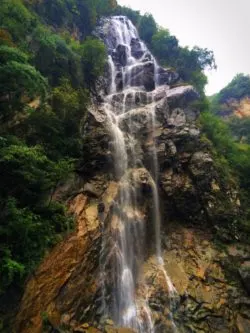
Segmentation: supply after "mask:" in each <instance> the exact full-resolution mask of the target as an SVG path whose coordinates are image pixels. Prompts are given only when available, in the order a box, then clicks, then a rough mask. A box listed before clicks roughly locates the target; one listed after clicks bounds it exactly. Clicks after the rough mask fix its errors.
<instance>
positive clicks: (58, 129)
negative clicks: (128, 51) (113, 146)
mask: <svg viewBox="0 0 250 333" xmlns="http://www.w3.org/2000/svg"><path fill="white" fill-rule="evenodd" d="M115 7H116V1H112V0H94V1H93V0H56V1H38V0H2V1H1V4H0V181H1V190H0V206H1V213H0V267H1V268H0V296H1V295H3V294H4V293H6V292H7V291H8V290H9V288H13V287H18V288H21V287H22V284H23V281H24V279H25V278H26V277H27V275H28V274H30V273H31V272H32V271H33V270H34V269H35V267H36V266H37V264H38V263H39V262H40V260H41V259H42V258H43V256H44V254H45V252H46V250H47V249H48V248H49V247H50V246H52V245H53V244H55V243H56V242H57V241H58V240H59V239H60V238H61V237H62V236H63V235H64V234H65V233H67V232H69V231H70V230H72V228H73V225H74V223H73V219H72V217H71V216H69V215H68V214H67V213H66V209H65V207H64V206H63V205H62V204H61V203H58V202H55V201H54V200H52V196H53V193H54V191H55V189H56V187H57V186H58V184H60V182H62V181H64V180H66V179H67V177H68V176H69V174H70V173H72V172H73V171H74V168H75V162H76V161H77V159H78V158H79V157H80V156H81V140H82V138H81V135H80V129H81V126H83V124H84V120H85V115H86V110H87V106H88V104H89V101H90V91H91V90H92V89H93V88H94V83H95V81H96V79H97V78H98V77H99V76H100V75H101V74H102V72H103V70H104V64H105V58H106V53H105V47H104V44H103V43H102V42H100V41H99V40H97V39H94V38H92V37H89V35H90V32H91V31H92V29H93V28H94V26H95V24H96V21H97V19H98V17H99V16H100V15H103V14H110V13H112V11H113V10H114V8H115Z"/></svg>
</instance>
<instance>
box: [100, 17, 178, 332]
mask: <svg viewBox="0 0 250 333" xmlns="http://www.w3.org/2000/svg"><path fill="white" fill-rule="evenodd" d="M105 24H106V26H105V29H106V30H108V33H107V35H106V38H104V42H105V43H106V46H107V49H108V53H109V56H108V65H109V87H108V88H109V89H108V91H109V94H108V95H106V96H105V97H104V99H105V101H104V112H105V114H106V118H107V126H108V128H109V131H110V133H111V135H112V142H111V143H110V144H111V148H112V152H113V161H114V172H115V175H114V176H115V179H116V180H117V181H119V194H118V198H117V199H116V202H115V203H114V207H113V215H112V218H111V223H110V224H111V226H110V235H109V236H110V239H111V241H110V243H111V246H110V247H111V249H110V254H109V258H111V257H112V258H113V259H112V263H111V264H110V266H111V271H112V274H111V280H112V281H111V283H110V285H111V287H110V289H112V290H110V293H111V298H110V299H109V300H108V301H106V300H104V302H103V304H104V305H103V307H105V313H110V316H111V317H112V319H113V320H114V321H115V323H116V324H117V325H118V326H121V327H130V328H133V329H134V330H135V331H136V332H139V333H153V332H154V323H153V319H152V315H151V311H150V307H149V304H148V294H147V290H148V286H147V284H146V282H145V281H144V280H143V277H142V274H141V266H142V264H143V262H144V260H145V249H146V248H147V244H146V243H145V232H146V230H145V216H144V214H143V212H142V211H141V210H140V207H139V200H140V198H139V195H138V188H137V186H138V184H137V183H136V180H135V179H136V177H138V176H140V177H142V178H143V177H144V178H145V179H146V180H145V182H146V181H148V183H150V185H151V190H152V206H153V221H152V222H153V223H154V234H155V240H154V243H155V256H156V258H157V264H158V267H159V269H160V270H162V271H163V273H164V276H165V278H166V283H167V285H168V289H169V293H170V297H172V296H173V294H174V293H175V292H176V291H175V288H174V286H173V284H172V282H171V280H170V278H169V276H168V275H167V273H166V271H165V269H164V264H163V259H162V250H161V216H160V202H159V193H158V172H159V170H158V169H159V166H158V158H157V149H156V143H155V135H154V130H155V127H156V110H155V107H154V90H155V88H157V87H158V86H159V85H160V82H159V79H158V77H159V75H158V65H157V62H156V60H155V59H154V57H153V56H152V54H151V53H150V52H149V51H148V49H147V47H146V46H145V44H144V43H143V42H142V41H141V40H140V39H139V36H138V33H137V30H136V28H135V27H134V26H133V24H132V23H131V22H130V20H128V19H127V18H126V17H123V16H114V17H111V18H109V19H107V21H106V23H105ZM142 104H145V105H151V107H149V112H148V115H147V126H148V127H150V128H151V133H152V141H153V143H152V153H151V168H150V169H151V170H147V169H146V167H144V164H143V160H142V158H141V155H140V154H139V153H138V151H137V148H136V146H137V133H136V130H134V123H133V116H134V115H135V114H136V112H137V110H136V109H137V107H138V105H139V106H141V105H142ZM124 119H126V126H125V127H126V128H124V126H123V125H124V124H123V121H124ZM103 244H106V242H104V243H103ZM103 251H104V250H103ZM106 266H108V264H104V265H103V264H102V269H103V270H105V269H107V268H105V267H106ZM104 276H107V274H106V273H105V272H102V277H104ZM138 281H140V285H141V286H143V288H142V289H143V292H142V293H141V294H139V293H138V292H137V284H138ZM109 282H110V281H109ZM103 288H105V287H103ZM171 293H172V296H171ZM105 294H106V288H105V292H104V293H103V295H104V296H103V298H105Z"/></svg>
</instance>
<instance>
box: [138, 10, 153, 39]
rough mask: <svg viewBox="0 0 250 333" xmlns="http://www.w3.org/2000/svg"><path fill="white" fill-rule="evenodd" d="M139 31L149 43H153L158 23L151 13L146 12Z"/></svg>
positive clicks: (140, 22)
mask: <svg viewBox="0 0 250 333" xmlns="http://www.w3.org/2000/svg"><path fill="white" fill-rule="evenodd" d="M138 32H139V35H140V37H141V38H142V39H143V40H144V41H145V42H146V43H147V44H150V43H151V40H152V37H153V35H154V34H156V32H157V25H156V22H155V20H154V18H153V16H152V15H151V14H145V15H143V16H142V17H141V18H140V20H139V24H138Z"/></svg>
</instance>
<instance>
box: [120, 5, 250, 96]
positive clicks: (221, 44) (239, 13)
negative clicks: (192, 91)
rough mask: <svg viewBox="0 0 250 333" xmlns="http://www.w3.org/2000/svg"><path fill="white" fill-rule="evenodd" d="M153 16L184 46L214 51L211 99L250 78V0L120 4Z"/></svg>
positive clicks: (210, 73) (209, 75)
mask: <svg viewBox="0 0 250 333" xmlns="http://www.w3.org/2000/svg"><path fill="white" fill-rule="evenodd" d="M118 3H119V5H122V6H128V7H131V8H132V9H135V10H140V12H141V14H144V13H145V12H147V13H151V14H152V15H153V16H154V18H155V20H156V22H157V23H158V25H160V26H161V27H164V28H167V29H169V31H170V33H171V34H173V35H175V36H176V37H177V38H178V39H179V42H180V45H181V46H189V47H193V46H195V45H197V46H199V47H202V48H208V49H210V50H212V51H214V55H215V60H216V63H217V66H218V69H217V70H216V71H215V70H214V71H209V72H206V74H207V76H208V80H209V83H208V85H207V86H206V93H207V95H212V94H214V93H216V92H218V91H220V90H221V89H222V88H223V87H225V86H226V85H227V84H228V83H229V82H230V81H231V80H232V79H233V77H234V76H235V75H236V74H237V73H245V74H250V0H118Z"/></svg>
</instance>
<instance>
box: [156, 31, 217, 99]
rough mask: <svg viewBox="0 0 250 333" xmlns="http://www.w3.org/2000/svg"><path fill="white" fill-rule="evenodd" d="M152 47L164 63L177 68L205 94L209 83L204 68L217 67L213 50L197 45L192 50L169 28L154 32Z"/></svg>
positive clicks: (186, 79)
mask: <svg viewBox="0 0 250 333" xmlns="http://www.w3.org/2000/svg"><path fill="white" fill-rule="evenodd" d="M152 49H153V52H154V54H155V55H156V57H157V58H158V60H159V61H160V63H161V64H162V65H164V66H169V67H173V68H175V69H176V70H177V72H178V73H179V74H180V77H181V78H182V79H183V80H184V81H185V82H189V83H191V84H192V85H194V86H195V87H196V88H197V90H198V91H199V92H200V93H201V94H203V91H204V87H205V85H206V83H207V78H206V76H205V74H204V70H205V69H215V68H216V64H215V59H214V54H213V52H212V51H209V50H208V49H202V48H199V47H197V46H195V47H193V48H192V49H191V50H190V49H189V48H188V47H181V46H180V45H179V41H178V39H177V38H176V37H175V36H172V35H170V33H169V31H168V30H167V29H159V30H158V31H157V32H156V34H154V36H153V37H152Z"/></svg>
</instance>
